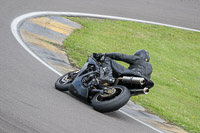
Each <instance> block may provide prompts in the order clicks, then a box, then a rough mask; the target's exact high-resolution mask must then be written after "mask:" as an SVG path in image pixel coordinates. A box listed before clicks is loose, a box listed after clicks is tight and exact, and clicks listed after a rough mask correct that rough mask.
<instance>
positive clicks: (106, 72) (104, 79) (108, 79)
mask: <svg viewBox="0 0 200 133" xmlns="http://www.w3.org/2000/svg"><path fill="white" fill-rule="evenodd" d="M114 82H115V78H114V77H113V76H112V69H111V68H110V69H109V67H100V84H106V83H107V84H113V83H114Z"/></svg>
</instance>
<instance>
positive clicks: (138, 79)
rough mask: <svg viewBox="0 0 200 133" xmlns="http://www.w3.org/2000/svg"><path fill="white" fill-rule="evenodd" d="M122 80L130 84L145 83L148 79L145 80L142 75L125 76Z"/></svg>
mask: <svg viewBox="0 0 200 133" xmlns="http://www.w3.org/2000/svg"><path fill="white" fill-rule="evenodd" d="M122 82H123V83H128V84H136V85H144V84H145V82H146V81H145V79H144V78H141V77H128V76H123V77H122Z"/></svg>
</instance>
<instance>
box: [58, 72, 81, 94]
mask: <svg viewBox="0 0 200 133" xmlns="http://www.w3.org/2000/svg"><path fill="white" fill-rule="evenodd" d="M77 73H78V71H73V72H69V73H66V74H64V75H63V76H61V77H60V78H59V79H58V80H57V81H56V83H55V88H56V89H57V90H59V91H68V89H69V88H70V87H71V83H72V82H73V80H74V78H75V77H76V75H77Z"/></svg>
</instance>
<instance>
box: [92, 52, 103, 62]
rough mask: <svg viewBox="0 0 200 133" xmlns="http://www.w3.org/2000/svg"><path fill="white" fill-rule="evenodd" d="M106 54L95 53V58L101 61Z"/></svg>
mask: <svg viewBox="0 0 200 133" xmlns="http://www.w3.org/2000/svg"><path fill="white" fill-rule="evenodd" d="M104 55H105V54H102V53H93V56H94V58H95V59H96V60H98V61H100V59H101V58H102V57H103V56H104Z"/></svg>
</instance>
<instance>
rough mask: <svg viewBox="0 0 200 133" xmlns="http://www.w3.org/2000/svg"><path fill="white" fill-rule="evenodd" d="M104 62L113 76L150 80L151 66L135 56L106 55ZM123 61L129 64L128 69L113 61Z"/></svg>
mask: <svg viewBox="0 0 200 133" xmlns="http://www.w3.org/2000/svg"><path fill="white" fill-rule="evenodd" d="M106 56H107V57H110V59H109V58H105V62H106V63H107V64H108V63H110V65H111V67H112V70H113V74H114V76H117V77H118V76H121V75H136V76H142V77H145V78H147V79H150V77H151V73H152V65H151V64H150V63H149V62H146V61H145V60H144V59H143V58H141V57H140V56H136V55H126V54H121V53H106ZM112 59H113V60H118V61H123V62H126V63H128V64H129V67H128V69H127V68H125V67H124V66H122V65H120V64H118V63H117V62H115V61H113V60H112Z"/></svg>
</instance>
